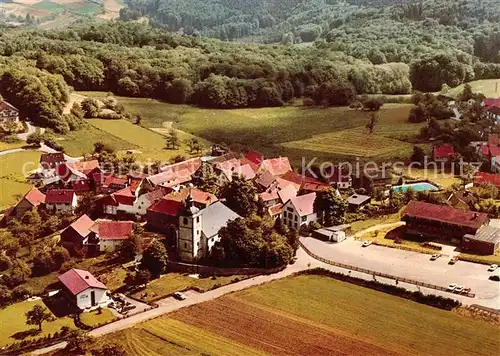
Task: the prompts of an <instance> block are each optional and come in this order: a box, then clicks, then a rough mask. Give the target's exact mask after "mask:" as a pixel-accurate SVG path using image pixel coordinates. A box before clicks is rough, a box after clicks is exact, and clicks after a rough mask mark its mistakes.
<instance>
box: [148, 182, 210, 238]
mask: <svg viewBox="0 0 500 356" xmlns="http://www.w3.org/2000/svg"><path fill="white" fill-rule="evenodd" d="M188 196H190V197H191V199H192V201H193V204H194V206H196V207H197V208H198V209H205V208H207V207H209V206H210V205H212V204H213V203H215V202H217V201H218V199H217V197H216V196H215V195H213V194H211V193H206V192H204V191H201V190H199V189H196V188H183V189H181V190H180V191H179V192H172V193H169V194H168V195H166V196H164V197H163V198H162V199H160V200H158V201H157V202H156V203H155V204H154V205H152V206H151V207H150V208H149V209H147V222H148V226H149V227H151V228H153V229H155V230H157V231H163V232H168V230H169V229H170V228H171V227H172V226H173V227H175V228H178V224H179V215H180V213H181V211H182V209H183V208H184V205H185V201H186V199H187V197H188Z"/></svg>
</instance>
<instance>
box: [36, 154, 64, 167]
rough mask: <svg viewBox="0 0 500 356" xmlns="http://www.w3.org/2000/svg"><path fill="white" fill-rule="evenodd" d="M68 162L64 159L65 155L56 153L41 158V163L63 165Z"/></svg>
mask: <svg viewBox="0 0 500 356" xmlns="http://www.w3.org/2000/svg"><path fill="white" fill-rule="evenodd" d="M62 162H66V159H65V158H64V153H62V152H56V153H44V154H42V155H41V156H40V163H49V164H51V163H62Z"/></svg>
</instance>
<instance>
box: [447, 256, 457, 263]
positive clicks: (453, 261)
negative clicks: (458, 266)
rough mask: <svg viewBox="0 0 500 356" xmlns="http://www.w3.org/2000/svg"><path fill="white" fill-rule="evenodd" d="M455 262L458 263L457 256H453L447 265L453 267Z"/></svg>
mask: <svg viewBox="0 0 500 356" xmlns="http://www.w3.org/2000/svg"><path fill="white" fill-rule="evenodd" d="M457 261H458V257H457V256H455V257H452V258H451V259H450V261H449V262H448V264H449V265H454V264H455V263H457Z"/></svg>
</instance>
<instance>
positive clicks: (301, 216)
mask: <svg viewBox="0 0 500 356" xmlns="http://www.w3.org/2000/svg"><path fill="white" fill-rule="evenodd" d="M315 200H316V193H309V194H306V195H300V196H298V197H294V198H291V199H290V200H288V202H286V203H285V204H284V206H283V222H284V223H285V225H287V226H288V227H290V228H294V229H297V230H299V229H300V228H301V227H302V226H307V225H309V223H311V222H315V221H316V220H317V215H316V213H315V212H314V201H315Z"/></svg>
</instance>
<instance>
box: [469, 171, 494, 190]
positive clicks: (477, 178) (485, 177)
mask: <svg viewBox="0 0 500 356" xmlns="http://www.w3.org/2000/svg"><path fill="white" fill-rule="evenodd" d="M481 183H483V184H493V185H495V186H497V187H500V174H491V173H486V172H477V173H476V174H475V175H474V184H481Z"/></svg>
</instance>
